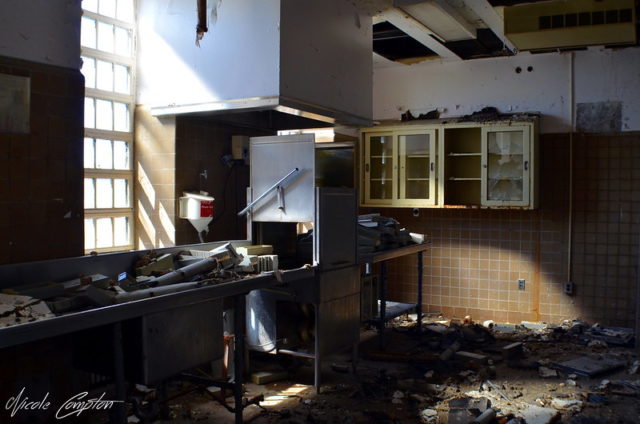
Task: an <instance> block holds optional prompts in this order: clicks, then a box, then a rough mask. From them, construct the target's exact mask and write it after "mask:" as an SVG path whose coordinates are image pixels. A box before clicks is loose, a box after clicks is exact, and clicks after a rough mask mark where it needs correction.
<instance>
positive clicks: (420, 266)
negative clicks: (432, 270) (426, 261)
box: [416, 251, 424, 333]
mask: <svg viewBox="0 0 640 424" xmlns="http://www.w3.org/2000/svg"><path fill="white" fill-rule="evenodd" d="M422 259H423V252H422V251H420V252H418V299H417V300H418V302H417V303H416V315H417V316H418V333H420V332H422V271H423V267H424V265H423V263H422Z"/></svg>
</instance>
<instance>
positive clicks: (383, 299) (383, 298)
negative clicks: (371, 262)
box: [378, 261, 387, 350]
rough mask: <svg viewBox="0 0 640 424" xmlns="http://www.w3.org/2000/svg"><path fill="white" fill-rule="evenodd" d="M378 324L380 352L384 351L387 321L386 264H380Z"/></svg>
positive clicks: (383, 262) (384, 262)
mask: <svg viewBox="0 0 640 424" xmlns="http://www.w3.org/2000/svg"><path fill="white" fill-rule="evenodd" d="M378 317H379V318H380V322H379V325H378V341H379V342H380V350H384V327H385V323H386V321H387V262H386V261H382V262H380V313H379V315H378Z"/></svg>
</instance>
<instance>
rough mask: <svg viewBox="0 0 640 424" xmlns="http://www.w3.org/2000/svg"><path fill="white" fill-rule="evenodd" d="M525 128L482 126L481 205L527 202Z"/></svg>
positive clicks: (528, 165)
mask: <svg viewBox="0 0 640 424" xmlns="http://www.w3.org/2000/svg"><path fill="white" fill-rule="evenodd" d="M529 161H530V159H529V131H528V127H522V126H513V127H490V128H488V127H484V128H483V129H482V204H484V205H488V206H526V205H528V204H529V169H530V162H529Z"/></svg>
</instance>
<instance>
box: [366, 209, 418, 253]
mask: <svg viewBox="0 0 640 424" xmlns="http://www.w3.org/2000/svg"><path fill="white" fill-rule="evenodd" d="M424 240H425V236H424V235H423V234H418V233H410V232H409V231H407V230H406V229H404V228H400V223H398V221H396V220H395V219H393V218H388V217H384V216H381V215H380V214H379V213H373V214H368V215H360V216H359V217H358V254H359V255H364V254H368V253H373V252H376V251H380V250H388V249H394V248H397V247H402V246H406V245H408V244H413V243H423V242H424Z"/></svg>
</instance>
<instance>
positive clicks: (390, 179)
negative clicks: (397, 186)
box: [370, 178, 393, 181]
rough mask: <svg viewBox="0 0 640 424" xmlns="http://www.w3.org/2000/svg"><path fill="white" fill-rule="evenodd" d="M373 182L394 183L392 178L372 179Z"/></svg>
mask: <svg viewBox="0 0 640 424" xmlns="http://www.w3.org/2000/svg"><path fill="white" fill-rule="evenodd" d="M370 180H371V181H393V179H392V178H370Z"/></svg>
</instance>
